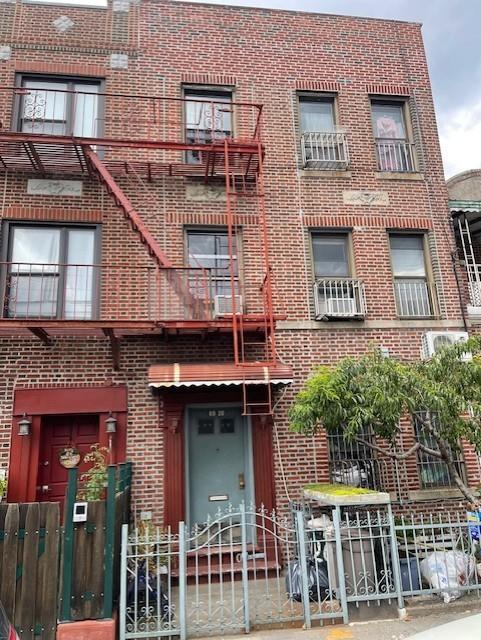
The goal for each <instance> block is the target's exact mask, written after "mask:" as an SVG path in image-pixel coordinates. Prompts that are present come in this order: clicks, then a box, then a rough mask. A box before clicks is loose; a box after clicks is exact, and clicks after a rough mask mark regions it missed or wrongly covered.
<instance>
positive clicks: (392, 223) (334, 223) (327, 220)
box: [303, 215, 433, 229]
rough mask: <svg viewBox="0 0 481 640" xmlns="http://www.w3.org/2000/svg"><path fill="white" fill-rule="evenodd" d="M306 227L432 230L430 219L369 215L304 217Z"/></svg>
mask: <svg viewBox="0 0 481 640" xmlns="http://www.w3.org/2000/svg"><path fill="white" fill-rule="evenodd" d="M303 222H304V226H306V227H331V228H336V227H337V228H342V227H348V228H350V227H377V228H383V229H432V228H433V221H432V220H431V219H430V218H407V217H404V216H368V215H331V216H329V215H327V216H326V215H319V216H304V218H303Z"/></svg>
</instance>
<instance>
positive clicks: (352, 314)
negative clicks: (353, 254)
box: [314, 278, 367, 320]
mask: <svg viewBox="0 0 481 640" xmlns="http://www.w3.org/2000/svg"><path fill="white" fill-rule="evenodd" d="M314 305H315V311H316V319H317V320H322V319H327V318H344V319H350V318H363V317H364V316H365V315H366V312H367V308H366V296H365V292H364V283H363V282H361V280H355V279H354V278H323V279H318V280H316V281H315V283H314Z"/></svg>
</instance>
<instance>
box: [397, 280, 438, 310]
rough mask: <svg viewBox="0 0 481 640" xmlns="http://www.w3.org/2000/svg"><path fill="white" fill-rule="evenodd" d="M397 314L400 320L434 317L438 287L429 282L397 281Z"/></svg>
mask: <svg viewBox="0 0 481 640" xmlns="http://www.w3.org/2000/svg"><path fill="white" fill-rule="evenodd" d="M394 293H395V296H396V307H397V313H398V316H399V317H400V318H432V317H434V315H435V313H434V308H435V305H434V301H435V300H436V287H435V284H434V283H433V282H428V281H427V280H395V282H394Z"/></svg>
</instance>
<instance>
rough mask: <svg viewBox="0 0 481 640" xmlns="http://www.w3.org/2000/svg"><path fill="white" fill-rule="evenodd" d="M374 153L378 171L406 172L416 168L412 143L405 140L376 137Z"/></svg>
mask: <svg viewBox="0 0 481 640" xmlns="http://www.w3.org/2000/svg"><path fill="white" fill-rule="evenodd" d="M376 155H377V163H378V168H379V170H380V171H395V172H402V173H408V172H412V171H415V170H416V162H415V155H414V144H412V143H411V142H408V141H407V140H402V139H401V140H397V139H388V138H377V139H376Z"/></svg>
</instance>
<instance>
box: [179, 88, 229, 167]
mask: <svg viewBox="0 0 481 640" xmlns="http://www.w3.org/2000/svg"><path fill="white" fill-rule="evenodd" d="M184 96H185V98H186V103H185V139H186V142H188V143H189V144H211V143H212V142H214V141H216V140H217V141H219V140H224V138H228V137H229V136H231V135H232V92H231V91H221V90H219V91H210V90H207V89H201V88H199V89H185V91H184ZM187 162H189V163H192V164H197V163H200V162H202V152H201V151H188V152H187Z"/></svg>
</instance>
